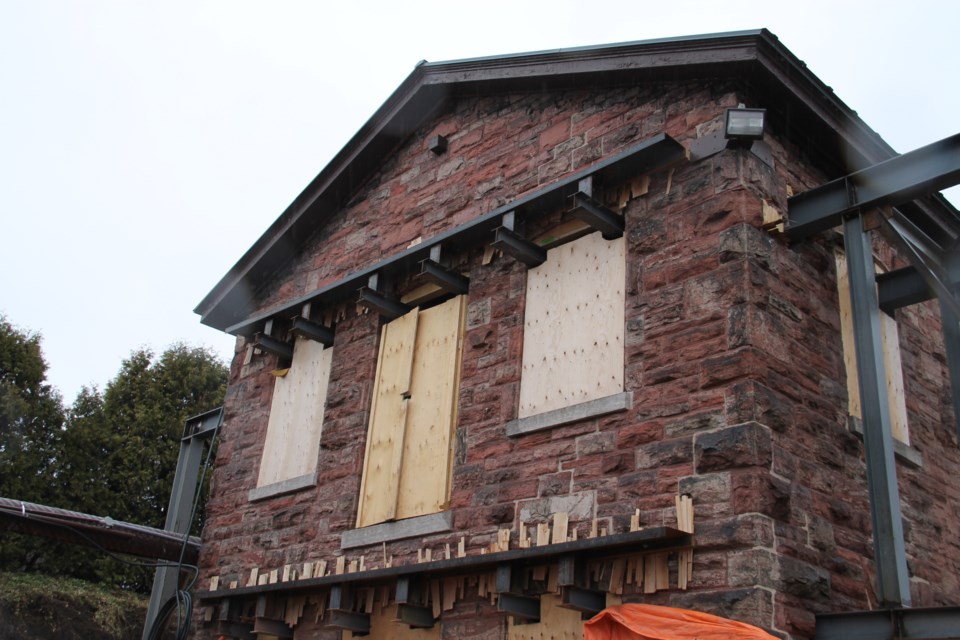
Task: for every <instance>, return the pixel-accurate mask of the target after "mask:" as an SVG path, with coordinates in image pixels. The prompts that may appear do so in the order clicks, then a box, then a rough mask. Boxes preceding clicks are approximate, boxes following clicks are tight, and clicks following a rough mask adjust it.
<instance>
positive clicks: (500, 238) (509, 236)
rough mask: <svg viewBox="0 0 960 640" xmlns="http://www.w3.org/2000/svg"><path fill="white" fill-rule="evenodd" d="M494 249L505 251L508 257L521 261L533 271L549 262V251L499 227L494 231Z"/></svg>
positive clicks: (505, 228)
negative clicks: (534, 268)
mask: <svg viewBox="0 0 960 640" xmlns="http://www.w3.org/2000/svg"><path fill="white" fill-rule="evenodd" d="M491 245H492V246H493V248H494V249H499V250H500V251H503V252H504V253H505V254H507V255H508V256H511V257H512V258H515V259H516V260H519V261H520V262H522V263H523V264H525V265H527V266H528V267H530V268H531V269H532V268H533V267H539V266H540V265H541V264H543V263H544V262H546V261H547V251H546V249H544V248H543V247H540V246H538V245H536V244H534V243H532V242H530V241H529V240H526V239H524V238H522V237H520V236H519V235H518V234H517V233H516V232H514V231H511V230H510V229H508V228H507V227H497V228H496V229H494V231H493V242H492V243H491Z"/></svg>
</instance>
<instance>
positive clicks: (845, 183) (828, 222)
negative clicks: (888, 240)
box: [786, 134, 960, 241]
mask: <svg viewBox="0 0 960 640" xmlns="http://www.w3.org/2000/svg"><path fill="white" fill-rule="evenodd" d="M958 183H960V134H956V135H953V136H950V137H949V138H944V139H943V140H940V141H938V142H934V143H933V144H929V145H927V146H925V147H920V148H919V149H915V150H914V151H911V152H909V153H905V154H903V155H901V156H897V157H896V158H891V159H890V160H886V161H884V162H881V163H879V164H875V165H873V166H872V167H867V168H866V169H863V170H862V171H857V172H856V173H851V174H849V175H846V176H844V177H842V178H838V179H836V180H833V181H832V182H828V183H827V184H825V185H822V186H820V187H816V188H814V189H809V190H808V191H804V192H803V193H800V194H798V195H795V196H793V197H792V198H790V199H789V200H787V212H788V213H787V218H788V222H787V227H786V233H787V236H788V237H789V238H790V240H794V241H795V240H802V239H804V238H808V237H810V236H812V235H814V234H816V233H818V232H820V231H825V230H827V229H831V228H833V227H836V226H837V225H839V224H840V222H841V218H842V217H843V215H844V214H847V213H850V212H853V211H856V210H857V209H860V210H863V209H869V208H874V207H881V206H897V205H898V204H901V203H904V202H907V201H909V200H913V199H914V198H919V197H921V196H924V195H927V194H930V193H933V192H935V191H939V190H941V189H946V188H947V187H952V186H953V185H955V184H958Z"/></svg>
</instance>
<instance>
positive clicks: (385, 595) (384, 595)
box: [380, 584, 390, 613]
mask: <svg viewBox="0 0 960 640" xmlns="http://www.w3.org/2000/svg"><path fill="white" fill-rule="evenodd" d="M389 605H390V586H389V585H386V584H385V585H383V586H382V587H380V613H383V612H384V610H385V609H386V608H387V607H388V606H389Z"/></svg>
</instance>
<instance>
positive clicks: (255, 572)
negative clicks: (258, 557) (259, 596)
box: [247, 567, 260, 587]
mask: <svg viewBox="0 0 960 640" xmlns="http://www.w3.org/2000/svg"><path fill="white" fill-rule="evenodd" d="M259 574H260V568H259V567H254V568H253V569H250V578H249V579H248V580H247V586H248V587H253V586H256V584H257V578H258V576H259Z"/></svg>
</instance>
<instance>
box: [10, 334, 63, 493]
mask: <svg viewBox="0 0 960 640" xmlns="http://www.w3.org/2000/svg"><path fill="white" fill-rule="evenodd" d="M46 372H47V363H46V362H44V360H43V354H42V353H41V352H40V336H39V335H37V334H30V333H26V332H23V331H21V330H19V329H17V328H16V327H14V326H13V325H11V324H10V323H9V322H7V319H6V318H4V317H3V316H0V488H2V489H0V490H2V492H3V493H0V495H3V494H4V493H6V494H9V493H11V492H12V493H15V494H16V495H17V496H18V497H21V499H23V500H35V499H37V498H43V497H46V495H47V493H46V487H45V486H44V485H45V484H46V483H48V482H49V481H50V474H51V472H52V464H53V456H54V453H55V448H56V440H57V435H58V432H59V430H60V425H61V424H62V423H63V407H62V405H61V402H60V396H59V394H57V392H56V391H55V390H53V389H52V388H51V387H50V385H49V384H47V381H46Z"/></svg>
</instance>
